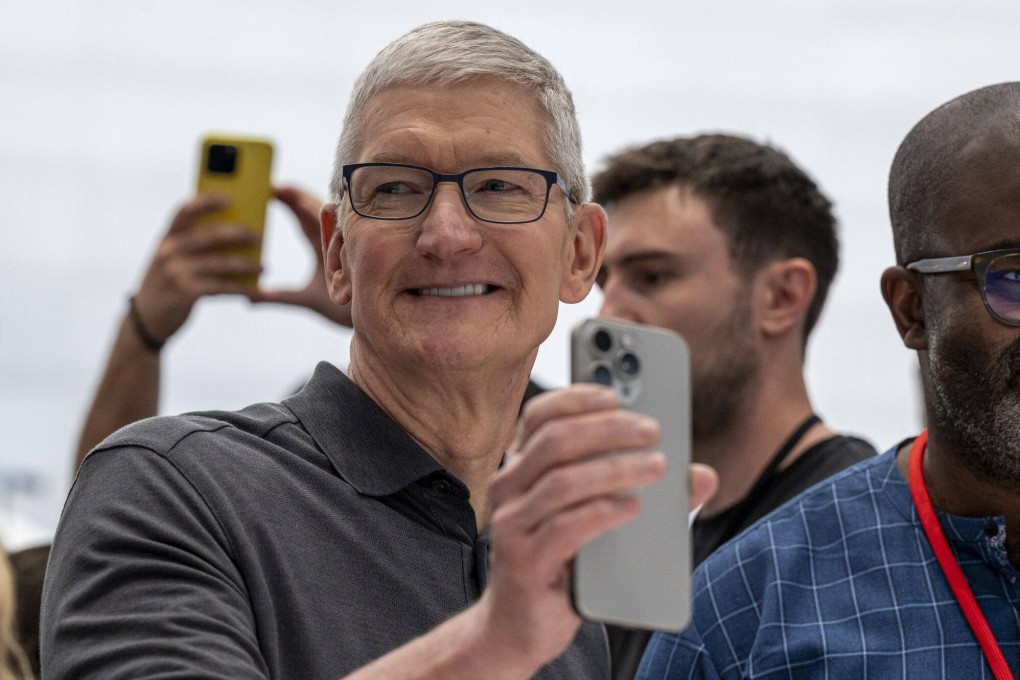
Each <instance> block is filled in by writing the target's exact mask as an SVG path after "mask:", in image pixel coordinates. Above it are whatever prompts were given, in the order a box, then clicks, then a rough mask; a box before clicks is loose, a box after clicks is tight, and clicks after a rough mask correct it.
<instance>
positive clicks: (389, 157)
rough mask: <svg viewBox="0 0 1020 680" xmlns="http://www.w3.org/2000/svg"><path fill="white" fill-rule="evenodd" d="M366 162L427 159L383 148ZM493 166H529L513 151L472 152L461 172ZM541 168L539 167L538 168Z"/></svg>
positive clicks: (412, 162)
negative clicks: (468, 161)
mask: <svg viewBox="0 0 1020 680" xmlns="http://www.w3.org/2000/svg"><path fill="white" fill-rule="evenodd" d="M364 162H366V163H403V164H405V165H420V166H422V167H429V166H428V159H427V158H426V157H425V154H424V153H423V152H421V151H391V150H388V149H387V150H384V151H380V152H379V153H374V154H372V155H371V156H369V157H368V158H367V159H365V161H364ZM493 166H509V167H517V168H523V167H530V166H529V165H528V163H527V162H526V161H525V160H524V158H523V157H522V156H521V155H520V154H517V153H514V152H509V151H507V152H498V151H497V152H492V153H488V152H483V153H481V154H474V155H472V156H471V158H470V163H469V164H465V165H464V166H463V167H462V168H461V172H463V171H465V170H471V169H472V168H485V167H493ZM429 169H430V170H436V172H439V170H438V169H436V168H429ZM540 169H541V168H540Z"/></svg>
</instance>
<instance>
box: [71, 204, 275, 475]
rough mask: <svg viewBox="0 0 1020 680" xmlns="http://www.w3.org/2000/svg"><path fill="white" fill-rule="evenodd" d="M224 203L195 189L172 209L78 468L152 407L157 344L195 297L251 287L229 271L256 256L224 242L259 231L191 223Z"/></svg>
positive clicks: (117, 346)
mask: <svg viewBox="0 0 1020 680" xmlns="http://www.w3.org/2000/svg"><path fill="white" fill-rule="evenodd" d="M224 205H225V202H224V199H222V198H218V197H212V196H199V197H197V198H194V199H192V200H191V201H189V202H188V203H186V204H184V205H183V206H181V208H180V209H179V210H178V211H177V212H176V213H175V214H174V217H173V220H172V221H171V223H170V228H169V229H168V230H167V232H166V235H164V236H163V238H162V239H161V240H160V242H159V245H158V246H157V247H156V252H155V254H154V255H153V257H152V260H151V261H150V262H149V266H148V267H147V268H146V270H145V274H144V276H143V277H142V282H141V284H140V285H139V287H138V290H137V291H136V292H135V294H134V295H133V296H132V297H131V299H130V300H129V301H128V309H127V310H126V311H125V313H124V316H123V318H122V319H121V322H120V324H119V326H118V329H117V335H116V337H115V339H114V342H113V348H112V349H111V350H110V355H109V357H108V358H107V360H106V367H105V369H104V371H103V375H102V377H101V379H100V381H99V387H98V388H97V389H96V394H95V396H94V397H93V399H92V403H91V404H90V406H89V409H88V412H87V414H86V417H85V424H84V425H83V426H82V430H81V434H80V436H79V438H78V448H77V453H76V456H75V469H76V470H77V469H78V467H79V466H80V465H81V461H82V459H83V458H84V457H85V454H87V453H88V452H89V451H90V450H91V449H92V448H93V447H95V446H96V445H97V444H98V443H99V442H101V441H102V440H103V439H105V438H106V437H107V436H109V435H110V434H111V433H113V432H114V431H116V430H118V429H119V428H121V427H123V426H125V425H128V424H130V423H133V422H135V421H136V420H141V419H142V418H147V417H150V416H154V415H156V412H157V409H158V406H159V384H160V369H161V349H162V347H163V345H164V344H165V343H166V342H167V341H168V340H169V339H170V338H171V337H172V336H173V335H174V334H175V333H176V332H177V331H178V330H179V329H180V328H181V326H182V325H184V322H185V321H187V319H188V316H189V315H190V314H191V310H192V308H193V307H194V305H195V302H196V301H197V300H198V299H199V298H200V297H203V296H206V295H222V294H230V293H233V294H238V295H250V294H251V292H252V290H251V288H250V287H248V286H245V285H243V284H241V283H238V282H236V281H235V280H233V279H232V278H231V276H232V275H239V274H256V273H258V271H259V269H260V267H259V265H258V263H256V262H253V261H252V260H251V259H249V258H247V257H244V256H242V255H237V254H231V253H228V252H224V251H223V248H224V247H228V246H251V245H255V244H257V243H258V241H259V237H258V236H257V235H256V234H254V233H253V232H252V231H251V230H249V229H245V228H244V227H243V226H240V225H234V224H213V225H203V226H201V227H198V226H197V225H196V220H197V219H198V218H199V217H200V216H202V215H204V214H206V213H209V212H212V211H214V210H216V209H218V208H222V207H223V206H224Z"/></svg>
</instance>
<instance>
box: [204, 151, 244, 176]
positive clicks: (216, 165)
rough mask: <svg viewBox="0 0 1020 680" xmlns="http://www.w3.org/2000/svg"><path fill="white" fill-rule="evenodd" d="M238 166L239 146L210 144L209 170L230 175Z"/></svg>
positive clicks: (207, 165)
mask: <svg viewBox="0 0 1020 680" xmlns="http://www.w3.org/2000/svg"><path fill="white" fill-rule="evenodd" d="M236 166H237V147H236V146H231V145H229V144H210V145H209V160H208V163H207V164H206V167H207V168H209V172H216V173H220V174H224V175H229V174H230V173H232V172H233V171H234V168H235V167H236Z"/></svg>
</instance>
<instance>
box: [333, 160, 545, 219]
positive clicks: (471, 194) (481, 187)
mask: <svg viewBox="0 0 1020 680" xmlns="http://www.w3.org/2000/svg"><path fill="white" fill-rule="evenodd" d="M350 181H351V199H352V201H353V203H354V208H355V209H356V210H357V212H358V213H359V214H361V215H364V216H366V217H377V218H384V219H386V218H388V219H403V218H408V217H414V216H415V215H417V214H419V213H420V212H421V211H422V210H423V209H424V208H425V205H426V204H427V203H428V201H429V197H430V196H431V194H432V185H433V182H434V177H433V176H432V174H431V173H428V172H426V171H424V170H421V169H418V168H404V167H390V166H367V167H362V168H358V169H357V170H355V171H354V172H353V173H352V175H351V180H350ZM548 195H549V183H548V181H547V180H546V178H545V177H544V176H543V175H541V174H539V173H537V172H532V171H531V170H476V171H472V172H469V173H467V174H466V175H465V176H464V198H465V200H466V201H467V204H468V207H469V208H470V209H471V211H472V212H473V213H474V214H475V215H476V216H477V217H479V218H481V219H483V220H494V221H497V222H525V221H530V220H535V219H538V218H539V217H540V216H541V215H542V213H543V212H544V210H545V203H546V199H547V198H548Z"/></svg>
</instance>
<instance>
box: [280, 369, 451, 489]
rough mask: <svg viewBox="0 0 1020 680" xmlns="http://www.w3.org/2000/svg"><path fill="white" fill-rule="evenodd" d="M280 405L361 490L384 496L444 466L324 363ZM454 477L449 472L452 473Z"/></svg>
mask: <svg viewBox="0 0 1020 680" xmlns="http://www.w3.org/2000/svg"><path fill="white" fill-rule="evenodd" d="M283 403H284V404H286V406H287V407H288V408H290V409H291V410H292V411H293V412H294V415H296V416H297V417H298V419H299V420H300V421H301V424H302V425H304V427H305V429H306V430H308V433H309V434H310V435H311V436H312V438H313V439H314V440H315V443H316V444H318V446H319V448H320V449H321V450H322V451H323V453H325V454H326V457H327V458H329V460H330V462H331V463H332V464H333V467H334V469H336V471H337V473H339V475H340V476H341V477H342V478H343V479H345V480H346V481H347V482H348V483H350V484H351V486H353V487H354V488H355V489H356V490H357V491H358V492H359V493H362V494H365V495H369V496H388V495H390V494H393V493H396V492H397V491H400V490H401V489H404V488H405V487H407V486H409V485H410V484H413V483H415V482H417V481H419V480H421V479H422V478H423V477H427V476H429V475H432V474H435V473H437V472H440V471H443V470H444V468H443V466H442V465H440V464H439V462H438V461H436V459H435V458H433V457H432V456H431V455H429V453H428V452H427V451H425V449H423V448H422V447H421V446H419V445H418V443H417V442H415V441H414V439H412V438H411V437H410V436H409V435H408V434H407V433H406V432H405V431H404V430H403V428H401V427H400V426H399V425H398V424H397V423H396V422H395V421H394V420H393V419H392V418H391V417H390V416H389V414H387V413H386V412H385V411H383V410H382V408H381V407H380V406H379V405H378V404H376V403H375V402H374V401H373V400H372V398H371V397H369V396H368V395H367V394H365V392H363V391H362V390H361V388H360V387H358V386H357V385H355V384H354V382H353V381H352V380H351V379H350V378H348V377H347V376H346V375H344V373H343V372H342V371H340V369H338V368H337V367H335V366H333V365H332V364H330V363H328V362H325V361H323V362H320V363H319V365H318V366H316V367H315V373H314V374H313V375H312V377H311V379H310V380H309V381H308V383H307V384H306V385H305V386H304V387H303V388H301V391H299V392H298V393H297V394H295V395H294V396H292V397H290V398H288V399H285V400H284V402H283ZM451 477H452V475H451Z"/></svg>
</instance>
